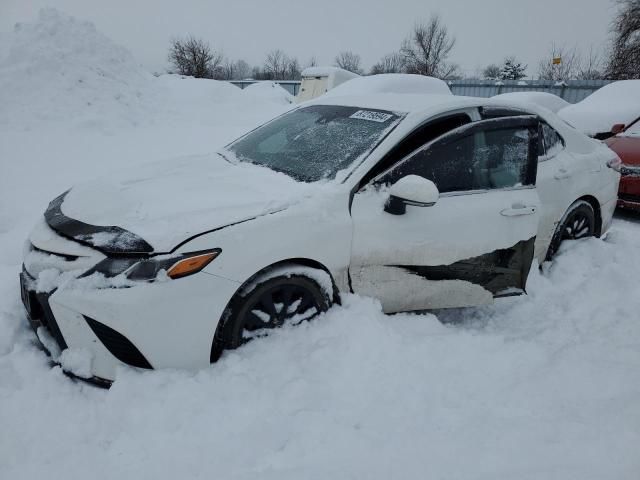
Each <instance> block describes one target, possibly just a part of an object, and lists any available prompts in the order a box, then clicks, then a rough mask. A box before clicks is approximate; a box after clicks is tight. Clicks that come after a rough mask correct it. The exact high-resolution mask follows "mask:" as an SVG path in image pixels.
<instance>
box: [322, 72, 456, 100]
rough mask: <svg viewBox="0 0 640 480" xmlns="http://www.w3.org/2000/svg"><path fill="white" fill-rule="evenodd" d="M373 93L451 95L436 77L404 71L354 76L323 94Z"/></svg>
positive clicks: (444, 83) (443, 83)
mask: <svg viewBox="0 0 640 480" xmlns="http://www.w3.org/2000/svg"><path fill="white" fill-rule="evenodd" d="M375 93H408V94H411V93H415V94H421V93H428V94H438V95H451V90H450V89H449V86H448V85H447V84H446V82H444V81H442V80H440V79H438V78H433V77H425V76H424V75H411V74H406V73H383V74H380V75H369V76H366V77H358V78H354V79H352V80H349V81H347V82H345V83H343V84H342V85H338V86H337V87H336V88H334V89H332V90H329V91H328V92H327V93H325V95H328V96H334V97H337V96H347V95H370V94H375Z"/></svg>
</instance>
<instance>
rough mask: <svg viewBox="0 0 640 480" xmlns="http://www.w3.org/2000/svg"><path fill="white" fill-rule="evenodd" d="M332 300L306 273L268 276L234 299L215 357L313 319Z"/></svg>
mask: <svg viewBox="0 0 640 480" xmlns="http://www.w3.org/2000/svg"><path fill="white" fill-rule="evenodd" d="M331 303H332V302H331V298H330V297H329V296H328V294H327V293H325V292H323V291H322V289H321V288H320V287H319V286H318V284H317V283H316V282H315V281H314V280H312V279H310V278H308V277H305V276H303V275H291V276H278V277H274V278H270V279H267V280H265V281H264V282H262V283H259V284H258V285H257V286H256V287H255V288H253V289H252V290H251V291H249V292H248V293H246V294H244V295H237V296H236V297H235V298H234V299H233V300H232V301H231V303H230V305H229V307H228V309H227V312H225V314H224V316H223V319H222V320H221V325H220V326H219V327H218V331H217V332H216V335H215V338H214V342H213V348H212V351H211V361H212V362H213V361H215V360H217V359H218V358H219V357H220V355H221V354H222V351H223V350H226V349H233V348H237V347H239V346H241V345H244V344H245V343H247V342H249V341H251V340H253V339H254V338H258V337H264V336H267V335H268V334H269V333H270V331H272V330H273V329H275V328H279V327H282V326H284V325H299V324H300V323H302V322H305V321H308V320H311V319H312V318H314V317H316V316H318V315H319V314H320V313H322V312H325V311H327V310H328V309H329V307H330V306H331Z"/></svg>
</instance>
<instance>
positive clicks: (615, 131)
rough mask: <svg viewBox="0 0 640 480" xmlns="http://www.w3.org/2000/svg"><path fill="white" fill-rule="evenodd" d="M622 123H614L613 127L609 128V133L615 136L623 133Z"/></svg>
mask: <svg viewBox="0 0 640 480" xmlns="http://www.w3.org/2000/svg"><path fill="white" fill-rule="evenodd" d="M624 127H625V125H624V123H616V124H615V125H614V126H613V127H611V133H612V134H613V135H617V134H619V133H622V132H623V131H624Z"/></svg>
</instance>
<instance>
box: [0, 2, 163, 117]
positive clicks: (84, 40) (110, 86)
mask: <svg viewBox="0 0 640 480" xmlns="http://www.w3.org/2000/svg"><path fill="white" fill-rule="evenodd" d="M0 41H2V43H3V44H4V45H3V46H2V48H0V54H1V55H2V57H0V104H1V105H2V109H0V125H1V124H4V125H7V124H11V123H14V124H15V123H17V124H18V125H20V123H21V121H22V120H24V119H28V120H29V125H32V124H33V123H34V122H37V121H51V120H60V119H62V118H63V117H64V115H66V114H67V113H68V112H69V111H73V112H74V116H75V118H74V121H76V122H78V123H91V122H101V121H102V119H103V118H105V117H108V118H109V120H110V121H117V122H131V121H133V119H135V118H137V117H138V118H139V117H140V116H141V115H144V100H146V99H145V98H143V97H144V95H145V92H144V88H145V86H146V85H147V84H148V83H149V82H150V80H151V78H152V76H151V74H149V73H148V72H146V71H145V70H143V69H142V68H141V67H140V66H139V65H138V64H137V63H136V62H135V61H134V59H133V58H132V56H131V54H130V53H129V52H128V51H127V50H126V49H124V48H122V47H120V46H118V45H115V44H114V43H113V42H112V41H111V40H110V39H108V38H107V37H105V36H104V35H102V34H101V33H100V32H98V31H97V30H96V28H95V27H94V25H93V24H91V23H89V22H84V21H79V20H76V19H74V18H73V17H69V16H66V15H63V14H61V13H59V12H58V11H57V10H54V9H43V10H41V11H40V14H39V15H38V19H37V21H36V22H35V23H23V24H17V25H16V26H15V28H14V31H13V34H11V35H8V34H5V35H3V36H2V37H0Z"/></svg>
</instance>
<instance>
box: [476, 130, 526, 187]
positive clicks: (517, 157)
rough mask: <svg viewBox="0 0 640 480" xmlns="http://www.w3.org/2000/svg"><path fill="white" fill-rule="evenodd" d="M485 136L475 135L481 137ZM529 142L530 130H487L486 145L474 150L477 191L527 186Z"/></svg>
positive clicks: (485, 135)
mask: <svg viewBox="0 0 640 480" xmlns="http://www.w3.org/2000/svg"><path fill="white" fill-rule="evenodd" d="M482 133H483V132H479V133H478V134H476V135H479V136H481V135H482ZM529 140H530V134H529V130H528V129H527V128H505V129H500V130H488V131H485V132H484V141H485V145H484V146H478V147H477V148H476V149H475V161H474V170H475V178H476V184H477V185H478V188H479V189H495V188H509V187H516V186H520V185H525V184H526V183H527V172H528V170H529Z"/></svg>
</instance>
